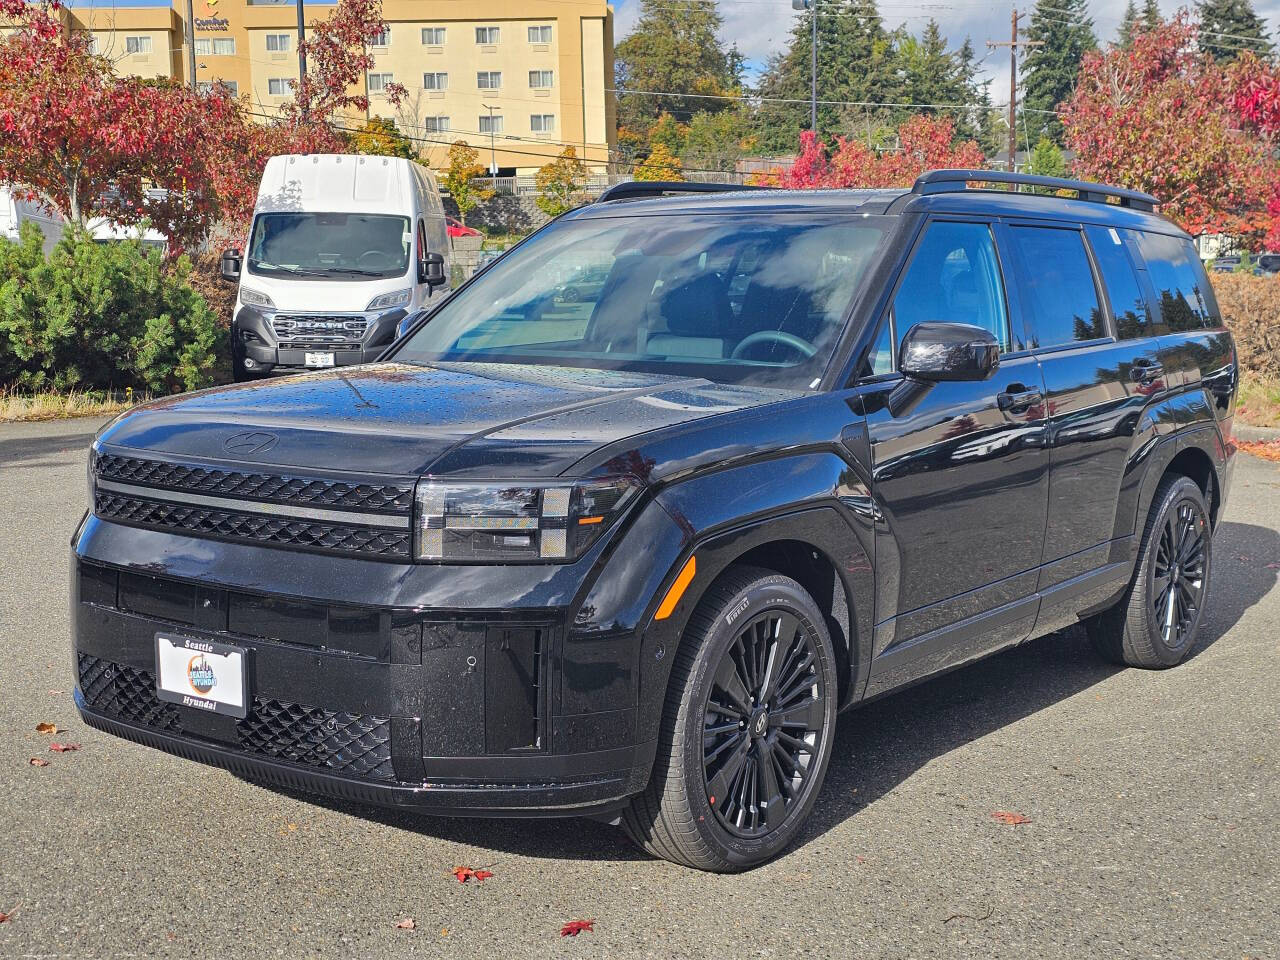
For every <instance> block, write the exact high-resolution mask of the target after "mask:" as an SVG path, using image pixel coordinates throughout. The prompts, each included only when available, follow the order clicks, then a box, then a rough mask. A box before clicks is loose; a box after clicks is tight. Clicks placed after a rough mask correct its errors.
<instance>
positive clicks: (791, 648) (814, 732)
mask: <svg viewBox="0 0 1280 960" xmlns="http://www.w3.org/2000/svg"><path fill="white" fill-rule="evenodd" d="M816 664H817V653H816V651H815V649H814V641H813V639H812V637H811V636H810V633H809V631H808V630H807V629H805V628H804V627H803V626H802V625H801V623H800V621H799V620H798V619H797V618H796V617H795V616H794V615H792V614H791V613H789V612H787V611H786V610H767V611H765V612H764V613H761V614H758V615H756V617H755V618H753V619H752V620H751V621H750V622H748V623H747V624H745V625H744V626H743V627H742V629H741V630H740V631H739V632H738V635H737V637H736V638H735V639H734V641H733V643H732V644H731V645H730V646H729V648H728V649H727V650H725V652H724V653H723V654H722V656H721V658H720V665H719V667H718V668H717V669H716V672H715V677H714V680H713V682H712V686H711V689H710V690H709V691H708V694H707V708H706V717H705V720H704V727H703V735H702V769H703V777H704V782H705V784H706V790H707V799H708V802H709V803H710V804H711V809H712V810H713V811H715V815H716V818H717V819H718V820H719V822H720V823H721V824H722V825H723V826H724V828H725V829H726V830H728V831H729V832H730V833H733V834H735V835H736V836H740V837H759V836H762V835H764V834H766V833H768V832H769V831H770V830H772V829H774V828H776V827H777V826H778V824H780V823H781V822H782V820H783V819H784V818H785V817H786V815H787V809H788V807H789V806H790V805H791V804H792V803H793V802H794V801H795V799H796V798H797V797H799V796H800V795H801V794H802V793H803V792H804V783H805V778H806V777H807V776H808V774H809V770H810V767H811V765H812V763H813V760H814V757H815V756H816V755H817V748H818V741H819V739H820V738H821V737H822V734H823V719H824V716H823V713H824V712H823V700H824V698H825V696H826V691H825V690H824V689H823V683H822V678H821V677H820V676H819V675H818V671H817V668H816Z"/></svg>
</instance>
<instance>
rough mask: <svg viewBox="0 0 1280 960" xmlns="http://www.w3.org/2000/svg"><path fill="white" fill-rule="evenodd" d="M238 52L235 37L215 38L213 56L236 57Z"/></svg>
mask: <svg viewBox="0 0 1280 960" xmlns="http://www.w3.org/2000/svg"><path fill="white" fill-rule="evenodd" d="M235 52H236V41H235V37H221V38H215V39H214V41H213V54H214V56H216V57H230V56H234V55H235Z"/></svg>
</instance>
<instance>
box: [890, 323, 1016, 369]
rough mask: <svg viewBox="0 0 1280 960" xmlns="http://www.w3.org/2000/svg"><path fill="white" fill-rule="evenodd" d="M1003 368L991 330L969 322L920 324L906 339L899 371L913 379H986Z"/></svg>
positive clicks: (900, 351) (904, 339)
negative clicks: (1000, 367)
mask: <svg viewBox="0 0 1280 960" xmlns="http://www.w3.org/2000/svg"><path fill="white" fill-rule="evenodd" d="M999 366H1000V344H999V342H998V341H997V340H996V338H995V335H994V334H992V333H991V331H990V330H984V329H983V328H982V327H975V326H971V325H969V324H967V323H917V324H916V325H915V326H914V327H912V328H911V329H910V330H908V331H907V335H906V336H905V337H903V338H902V346H901V348H900V349H899V350H898V370H899V371H901V373H902V375H903V376H904V377H907V378H908V379H911V380H923V381H925V382H927V383H936V382H940V381H947V380H986V379H987V378H988V377H990V376H991V375H992V374H994V373H995V372H996V370H997V369H998V368H999Z"/></svg>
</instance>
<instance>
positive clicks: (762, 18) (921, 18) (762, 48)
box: [613, 0, 1280, 104]
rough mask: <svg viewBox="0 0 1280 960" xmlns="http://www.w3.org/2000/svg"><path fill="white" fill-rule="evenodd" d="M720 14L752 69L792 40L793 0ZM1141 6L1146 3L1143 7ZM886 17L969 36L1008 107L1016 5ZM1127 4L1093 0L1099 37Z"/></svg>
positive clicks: (952, 7) (1269, 13) (1274, 29)
mask: <svg viewBox="0 0 1280 960" xmlns="http://www.w3.org/2000/svg"><path fill="white" fill-rule="evenodd" d="M718 2H719V7H720V14H721V16H722V17H723V18H724V29H723V30H722V31H721V36H722V38H723V39H724V40H725V41H726V42H732V41H737V44H738V49H740V50H741V51H742V52H743V54H745V55H746V57H747V58H748V60H749V61H750V63H751V65H752V67H753V68H755V69H759V68H760V67H761V66H762V65H763V64H764V62H765V60H767V59H768V57H769V55H770V54H771V53H773V52H775V51H776V50H779V49H781V48H782V47H783V46H785V45H786V41H787V37H788V36H789V35H790V28H791V25H792V23H793V22H794V21H793V18H794V17H795V16H796V14H795V13H794V12H793V11H792V9H791V0H718ZM1033 3H1034V0H1021V2H1020V3H1019V4H1018V7H1019V9H1023V10H1025V9H1028V8H1029V7H1031V6H1032V5H1033ZM613 4H614V11H615V27H614V36H615V38H616V39H617V40H619V41H620V40H622V38H623V37H625V36H626V35H627V34H628V33H629V32H630V31H631V28H632V26H633V24H634V23H635V21H636V17H637V16H638V15H639V9H640V3H639V0H613ZM1185 5H1186V4H1185V3H1179V2H1177V0H1161V2H1160V9H1161V11H1162V12H1163V13H1164V14H1165V15H1166V16H1169V15H1172V14H1173V13H1175V12H1176V11H1177V10H1178V9H1179V7H1181V6H1185ZM1139 6H1141V3H1139ZM879 7H880V15H881V17H883V19H884V22H885V25H886V26H887V27H889V28H890V29H893V28H895V27H898V26H900V25H902V24H906V25H907V27H908V29H910V30H912V31H915V32H918V31H919V30H920V29H921V28H922V27H923V26H924V24H925V23H926V22H927V21H928V20H929V18H930V17H932V18H933V19H935V20H937V21H938V24H939V26H940V27H941V28H942V32H943V33H944V34H946V36H947V39H948V41H949V43H950V45H951V47H952V48H953V49H955V48H958V47H959V46H960V45H961V44H962V43H963V42H964V38H965V37H966V36H967V37H969V38H970V39H971V40H972V41H973V47H974V49H975V50H976V51H977V53H978V56H979V58H983V59H982V64H981V68H980V69H981V70H982V71H983V75H984V77H986V78H987V79H988V80H990V81H991V99H992V101H993V102H994V103H997V104H999V103H1008V97H1009V93H1008V91H1009V51H1008V49H1000V50H996V51H992V52H988V50H987V47H986V42H987V41H988V40H1008V39H1009V14H1010V11H1011V7H1010V5H1009V4H1008V3H1007V2H1005V3H1001V2H999V0H994V2H993V0H919V2H917V3H907V2H904V0H883V2H881V3H880V4H879ZM1124 8H1125V0H1093V2H1091V3H1090V4H1089V11H1090V14H1091V15H1092V17H1093V26H1094V32H1095V33H1096V34H1097V35H1098V36H1099V38H1100V39H1102V40H1104V41H1106V40H1111V39H1113V38H1114V37H1115V34H1116V29H1117V28H1118V27H1119V25H1120V18H1121V16H1122V15H1123V14H1124ZM1254 9H1255V10H1257V11H1258V13H1259V14H1261V15H1262V16H1263V17H1265V18H1266V19H1267V21H1268V25H1269V28H1270V32H1271V36H1272V38H1273V39H1275V38H1276V36H1277V34H1280V0H1254Z"/></svg>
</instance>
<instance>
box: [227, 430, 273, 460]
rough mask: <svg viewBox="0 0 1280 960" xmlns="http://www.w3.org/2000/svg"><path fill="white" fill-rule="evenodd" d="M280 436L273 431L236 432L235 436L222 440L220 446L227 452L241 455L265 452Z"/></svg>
mask: <svg viewBox="0 0 1280 960" xmlns="http://www.w3.org/2000/svg"><path fill="white" fill-rule="evenodd" d="M279 440H280V438H279V437H277V436H276V435H275V434H274V433H260V432H254V433H237V434H236V435H235V436H232V437H227V439H226V440H225V441H223V444H222V447H223V449H224V450H226V451H228V452H229V453H239V454H243V455H251V454H255V453H266V452H267V451H268V450H270V449H271V448H272V447H274V446H275V445H276V443H277V442H279Z"/></svg>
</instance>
